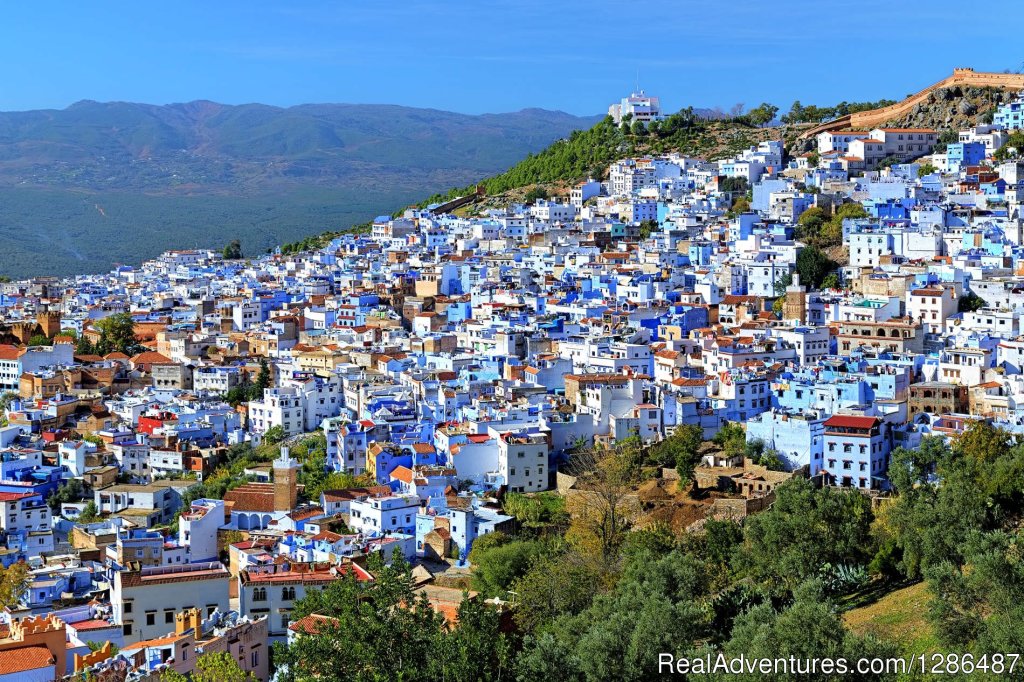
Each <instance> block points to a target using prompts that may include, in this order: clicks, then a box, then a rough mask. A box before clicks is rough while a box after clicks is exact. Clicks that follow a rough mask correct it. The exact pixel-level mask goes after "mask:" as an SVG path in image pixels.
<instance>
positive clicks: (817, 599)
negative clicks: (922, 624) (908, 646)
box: [712, 581, 900, 682]
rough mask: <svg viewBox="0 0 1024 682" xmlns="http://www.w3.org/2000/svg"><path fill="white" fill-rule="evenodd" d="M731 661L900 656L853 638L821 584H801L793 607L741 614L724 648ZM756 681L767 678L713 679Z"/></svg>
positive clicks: (799, 676) (790, 676)
mask: <svg viewBox="0 0 1024 682" xmlns="http://www.w3.org/2000/svg"><path fill="white" fill-rule="evenodd" d="M723 650H724V653H725V654H726V657H727V658H734V657H737V656H739V655H743V656H746V657H747V658H748V659H749V658H770V659H789V658H793V659H796V660H811V659H818V660H820V659H822V658H833V659H837V658H846V659H848V660H851V661H852V660H854V659H857V658H861V657H868V658H871V657H878V658H887V657H895V656H897V655H898V654H899V653H900V652H899V650H898V649H896V648H895V647H893V646H891V645H887V644H884V643H882V642H879V641H878V640H876V639H874V638H865V637H858V636H856V635H852V634H850V633H849V632H847V631H846V628H845V627H844V625H843V619H842V617H841V615H840V612H839V610H838V609H837V608H836V606H835V604H833V603H832V602H831V601H829V599H828V598H827V597H826V595H825V592H824V590H823V588H822V585H821V583H820V582H819V581H809V582H806V583H804V584H802V585H800V586H799V587H798V588H797V589H796V591H795V593H794V599H793V602H792V604H790V605H789V606H787V607H786V608H784V609H781V610H776V609H775V608H774V607H773V606H772V605H771V604H769V603H765V604H760V605H757V606H754V607H753V608H751V609H750V610H748V611H746V612H745V613H743V614H741V615H740V616H739V617H738V618H737V619H736V623H735V626H734V628H733V630H732V636H731V638H730V640H729V641H728V642H727V643H726V644H725V646H724V647H723ZM726 678H727V679H731V680H740V681H743V682H745V681H747V680H750V681H753V680H761V679H764V677H763V676H762V675H760V674H759V673H740V674H738V675H732V674H730V675H727V676H725V675H723V676H717V675H716V676H712V679H723V680H724V679H726ZM772 679H776V680H822V681H825V680H832V679H835V676H834V675H832V674H825V673H822V672H821V671H820V670H819V671H816V672H813V673H810V674H803V673H797V672H796V671H789V672H787V673H782V672H780V673H779V674H776V675H774V676H773V677H772ZM858 679H864V680H874V679H885V678H883V677H878V676H871V675H867V674H864V675H860V676H858Z"/></svg>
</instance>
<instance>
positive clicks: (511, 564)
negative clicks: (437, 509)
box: [469, 540, 544, 599]
mask: <svg viewBox="0 0 1024 682" xmlns="http://www.w3.org/2000/svg"><path fill="white" fill-rule="evenodd" d="M477 544H478V543H477V542H474V543H473V550H472V551H471V552H470V553H469V561H470V563H471V564H473V566H474V570H473V588H474V589H475V590H478V591H479V592H481V593H482V594H484V595H486V596H488V597H501V598H502V599H505V598H507V592H508V590H510V589H511V588H512V584H513V583H514V582H515V581H516V580H517V579H519V578H520V577H522V576H523V575H525V574H526V572H527V570H529V568H530V564H532V563H533V560H534V559H536V558H537V557H539V556H540V555H541V554H542V553H543V551H544V545H543V544H541V542H540V541H538V540H507V541H506V542H502V543H501V544H494V545H491V546H486V545H485V546H484V547H478V546H477Z"/></svg>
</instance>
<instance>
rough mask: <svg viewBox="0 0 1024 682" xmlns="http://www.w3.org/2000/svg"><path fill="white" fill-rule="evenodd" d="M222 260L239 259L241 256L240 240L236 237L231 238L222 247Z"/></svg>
mask: <svg viewBox="0 0 1024 682" xmlns="http://www.w3.org/2000/svg"><path fill="white" fill-rule="evenodd" d="M222 255H223V256H224V260H239V259H241V258H242V242H240V241H239V240H237V239H232V240H231V241H230V242H228V244H227V246H225V247H224V251H223V253H222Z"/></svg>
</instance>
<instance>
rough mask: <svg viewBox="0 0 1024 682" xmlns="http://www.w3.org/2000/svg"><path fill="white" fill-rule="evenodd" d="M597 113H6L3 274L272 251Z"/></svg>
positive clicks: (492, 163)
mask: <svg viewBox="0 0 1024 682" xmlns="http://www.w3.org/2000/svg"><path fill="white" fill-rule="evenodd" d="M595 120H596V117H590V118H585V117H577V116H572V115H569V114H565V113H562V112H552V111H545V110H541V109H526V110H523V111H519V112H514V113H508V114H485V115H479V116H470V115H466V114H457V113H452V112H444V111H437V110H431V109H413V108H408V107H398V106H384V105H348V104H309V105H303V106H297V107H290V108H280V107H271V106H266V105H260V104H250V105H243V106H228V105H223V104H217V103H214V102H190V103H187V104H172V105H167V106H154V105H147V104H131V103H124V102H111V103H100V102H79V103H78V104H75V105H72V106H70V107H68V108H67V109H64V110H60V111H56V110H52V111H50V110H48V111H28V112H0V236H3V237H4V238H5V239H6V241H5V245H6V248H5V249H4V250H3V251H0V274H3V275H6V276H9V277H15V278H18V277H27V276H33V275H47V274H57V275H64V274H73V273H78V272H95V271H103V270H106V269H108V268H110V267H111V266H112V265H113V264H114V263H117V262H122V263H138V262H140V261H142V260H144V259H146V258H151V257H153V256H155V255H157V254H158V253H160V251H162V250H164V249H167V248H173V247H181V246H203V247H217V248H219V247H220V246H222V245H223V244H225V243H227V242H228V241H230V240H232V239H240V240H241V241H242V242H243V245H244V246H245V248H246V250H247V252H248V253H255V252H258V251H263V250H265V249H267V248H270V247H272V246H274V245H276V244H280V243H284V242H290V241H294V240H301V239H302V238H303V237H305V236H307V235H310V234H316V233H319V232H322V231H325V230H338V229H343V228H346V227H348V226H350V225H352V224H354V223H360V222H364V221H366V220H368V219H370V218H372V217H373V216H375V215H378V214H380V213H388V212H390V211H392V210H394V208H395V206H401V205H406V204H408V203H409V202H411V201H415V200H417V199H419V198H422V197H423V196H426V195H429V194H431V193H434V192H437V191H439V190H442V189H444V188H447V187H451V186H453V185H462V184H465V183H469V182H472V181H474V180H475V179H477V178H479V177H481V176H485V175H488V174H491V173H495V172H498V171H500V170H502V169H504V168H507V167H508V166H510V165H511V164H513V163H515V162H516V161H518V160H520V159H522V158H523V156H524V155H526V154H528V153H530V152H537V151H540V150H542V149H543V148H545V147H546V146H547V145H548V144H550V143H551V141H552V140H555V139H558V138H561V137H564V136H567V135H569V134H570V133H571V132H572V131H573V130H576V129H579V128H586V127H588V126H590V125H591V124H593V122H594V121H595ZM97 207H100V208H102V209H103V210H102V211H101V210H99V208H97Z"/></svg>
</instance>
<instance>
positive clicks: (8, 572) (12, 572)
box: [0, 561, 31, 608]
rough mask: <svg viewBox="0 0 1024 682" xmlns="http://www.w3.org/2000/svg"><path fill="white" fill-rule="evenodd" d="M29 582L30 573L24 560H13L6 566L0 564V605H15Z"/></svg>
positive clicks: (11, 606)
mask: <svg viewBox="0 0 1024 682" xmlns="http://www.w3.org/2000/svg"><path fill="white" fill-rule="evenodd" d="M30 582H31V574H30V572H29V569H28V564H26V563H25V562H24V561H18V562H15V563H13V564H11V565H10V566H8V567H6V568H4V567H3V566H0V607H3V608H13V607H15V606H17V605H18V603H19V602H20V601H21V598H22V596H23V595H24V594H25V590H26V589H28V586H29V583H30Z"/></svg>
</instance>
